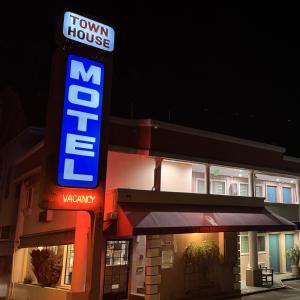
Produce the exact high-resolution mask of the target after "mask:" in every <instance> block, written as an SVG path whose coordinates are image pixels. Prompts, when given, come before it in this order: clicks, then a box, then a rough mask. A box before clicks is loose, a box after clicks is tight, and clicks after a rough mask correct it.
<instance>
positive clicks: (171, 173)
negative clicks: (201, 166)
mask: <svg viewBox="0 0 300 300" xmlns="http://www.w3.org/2000/svg"><path fill="white" fill-rule="evenodd" d="M192 174H193V170H192V164H190V163H181V162H175V161H168V160H167V161H163V162H162V170H161V190H162V191H168V192H185V193H190V192H192Z"/></svg>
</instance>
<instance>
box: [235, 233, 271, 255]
mask: <svg viewBox="0 0 300 300" xmlns="http://www.w3.org/2000/svg"><path fill="white" fill-rule="evenodd" d="M240 249H241V254H248V253H249V242H248V235H241V236H240ZM265 251H266V242H265V236H264V235H263V234H259V235H257V252H265Z"/></svg>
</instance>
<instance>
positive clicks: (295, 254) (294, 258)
mask: <svg viewBox="0 0 300 300" xmlns="http://www.w3.org/2000/svg"><path fill="white" fill-rule="evenodd" d="M286 256H287V257H288V258H289V259H290V260H291V262H292V266H291V268H292V274H293V275H298V274H299V267H298V264H299V259H300V250H299V247H298V246H295V247H292V248H290V249H289V250H288V251H287V252H286Z"/></svg>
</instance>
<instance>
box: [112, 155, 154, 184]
mask: <svg viewBox="0 0 300 300" xmlns="http://www.w3.org/2000/svg"><path fill="white" fill-rule="evenodd" d="M154 168H155V160H154V159H153V158H151V157H146V156H142V155H136V154H127V153H119V152H112V151H110V152H109V153H108V160H107V181H106V189H107V190H111V189H116V188H132V189H140V190H151V189H152V188H153V185H154Z"/></svg>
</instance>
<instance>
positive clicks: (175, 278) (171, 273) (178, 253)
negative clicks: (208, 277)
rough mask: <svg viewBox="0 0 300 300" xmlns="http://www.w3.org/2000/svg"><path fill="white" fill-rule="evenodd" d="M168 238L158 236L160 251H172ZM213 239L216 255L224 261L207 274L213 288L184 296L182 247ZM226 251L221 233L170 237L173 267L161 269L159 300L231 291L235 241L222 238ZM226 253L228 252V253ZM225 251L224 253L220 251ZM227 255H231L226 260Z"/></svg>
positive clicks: (183, 248) (201, 289)
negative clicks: (159, 238) (172, 238)
mask: <svg viewBox="0 0 300 300" xmlns="http://www.w3.org/2000/svg"><path fill="white" fill-rule="evenodd" d="M167 237H168V236H161V238H162V240H163V246H162V251H163V250H164V249H170V247H171V248H172V246H170V245H172V240H171V241H169V242H168V241H166V240H165V239H166V238H167ZM207 239H209V240H213V241H214V243H215V244H216V245H218V246H219V248H220V252H221V253H223V254H224V261H223V262H222V263H221V264H220V265H216V266H212V267H211V272H212V274H213V275H212V276H213V279H214V281H213V285H212V286H208V287H202V288H200V289H199V290H197V291H192V292H190V293H186V288H185V279H187V278H185V276H186V275H185V272H184V260H183V253H184V250H185V248H186V246H187V245H188V244H189V243H190V242H200V241H201V240H207ZM225 239H226V249H227V253H225V252H226V251H225V248H224V246H225V243H224V234H223V233H211V234H209V233H207V234H204V233H201V234H199V233H193V234H179V235H175V238H174V241H173V243H174V245H173V249H174V263H173V267H172V268H169V269H162V280H161V288H160V291H161V299H164V300H169V299H172V300H174V299H180V298H185V297H198V296H199V297H200V296H205V295H213V294H225V293H232V292H233V277H234V276H233V261H232V259H233V260H234V259H236V254H237V251H236V239H233V240H232V239H231V238H229V237H228V238H225ZM228 250H229V252H228ZM224 251H225V252H224ZM229 256H231V258H230V259H228V258H229Z"/></svg>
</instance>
